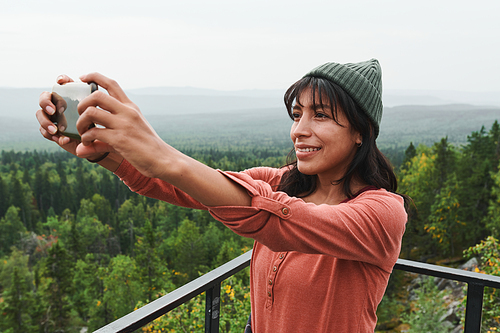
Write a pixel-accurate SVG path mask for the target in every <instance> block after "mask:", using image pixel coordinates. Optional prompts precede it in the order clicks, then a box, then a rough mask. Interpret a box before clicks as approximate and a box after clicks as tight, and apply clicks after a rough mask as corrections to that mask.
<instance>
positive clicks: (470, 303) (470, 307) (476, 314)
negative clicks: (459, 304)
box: [464, 282, 484, 333]
mask: <svg viewBox="0 0 500 333" xmlns="http://www.w3.org/2000/svg"><path fill="white" fill-rule="evenodd" d="M483 293H484V286H483V285H480V284H476V283H473V282H469V283H468V286H467V307H466V309H465V330H464V332H465V333H477V332H481V317H482V313H483Z"/></svg>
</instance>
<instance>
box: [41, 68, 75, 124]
mask: <svg viewBox="0 0 500 333" xmlns="http://www.w3.org/2000/svg"><path fill="white" fill-rule="evenodd" d="M56 82H57V83H58V84H65V83H68V82H73V79H71V78H70V77H69V76H67V75H64V74H63V75H59V76H58V77H57V79H56ZM38 104H39V105H40V107H41V108H42V109H43V110H44V111H45V112H46V113H47V114H49V115H51V116H52V115H53V114H54V113H56V110H58V108H60V107H62V105H59V106H58V105H54V103H53V102H52V93H50V92H49V91H44V92H42V93H41V94H40V97H39V99H38Z"/></svg>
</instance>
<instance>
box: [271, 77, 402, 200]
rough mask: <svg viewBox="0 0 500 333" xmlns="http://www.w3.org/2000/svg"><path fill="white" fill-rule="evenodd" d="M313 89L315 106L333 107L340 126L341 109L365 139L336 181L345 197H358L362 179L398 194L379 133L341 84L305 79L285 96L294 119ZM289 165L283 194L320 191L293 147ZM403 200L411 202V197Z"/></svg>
mask: <svg viewBox="0 0 500 333" xmlns="http://www.w3.org/2000/svg"><path fill="white" fill-rule="evenodd" d="M309 89H310V90H311V94H312V96H313V101H312V102H313V105H314V106H315V107H316V106H318V105H319V106H321V108H323V104H327V105H330V106H331V111H332V115H333V119H334V120H335V121H336V122H337V123H338V120H337V119H338V116H337V114H338V112H339V110H341V112H343V113H344V114H345V116H346V118H347V120H348V121H349V124H350V125H351V127H352V129H353V130H355V131H357V132H359V133H360V134H361V136H362V138H363V143H362V145H361V146H360V147H358V149H357V151H356V154H355V155H354V158H353V160H352V161H351V163H350V164H349V166H348V168H347V171H346V173H345V174H344V176H343V177H342V178H340V179H336V180H334V181H333V182H332V184H335V185H337V184H342V186H343V191H344V194H345V196H346V197H347V198H352V197H353V196H354V194H355V193H352V187H351V185H352V182H353V180H355V179H359V180H361V181H362V182H363V183H365V184H368V185H371V186H375V187H376V188H384V189H386V190H387V191H390V192H393V193H396V191H397V188H398V182H397V178H396V175H395V174H394V171H393V167H392V166H391V163H390V162H389V161H388V159H387V158H386V157H385V156H384V155H383V154H382V152H381V151H380V150H379V149H378V148H377V144H376V142H375V139H376V136H377V133H376V130H375V127H374V125H373V123H372V121H371V120H370V118H369V117H368V116H367V115H366V113H365V112H364V111H363V110H362V109H361V108H360V107H359V106H358V105H357V104H356V103H355V102H354V100H353V99H352V98H351V97H350V96H349V95H348V94H347V93H346V92H345V91H344V90H343V89H342V88H340V87H339V86H338V85H336V84H334V83H332V82H330V81H328V80H326V79H323V78H318V77H304V78H302V79H301V80H299V81H297V82H296V83H294V84H293V85H292V86H291V87H290V88H288V90H287V91H286V93H285V96H284V99H285V105H286V108H287V111H288V115H289V116H290V118H291V119H292V120H293V116H292V113H293V105H294V103H300V96H301V94H302V93H303V92H304V91H307V90H309ZM327 102H328V103H327ZM287 166H288V167H289V170H288V171H287V172H285V174H284V175H283V177H282V179H281V183H280V184H279V186H278V190H279V191H283V192H285V193H287V194H288V195H290V196H295V197H306V196H308V195H310V194H312V193H313V192H314V191H315V190H316V186H317V183H316V182H317V176H316V175H305V174H303V173H301V172H300V171H299V169H298V168H297V158H296V157H295V150H294V149H293V148H292V150H291V151H290V153H289V154H288V157H287ZM403 197H404V198H405V202H406V203H407V202H408V200H407V197H406V196H403Z"/></svg>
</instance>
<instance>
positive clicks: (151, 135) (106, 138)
mask: <svg viewBox="0 0 500 333" xmlns="http://www.w3.org/2000/svg"><path fill="white" fill-rule="evenodd" d="M80 79H81V80H82V81H84V82H90V81H93V82H96V83H97V84H98V85H99V86H101V87H103V88H104V89H106V90H107V92H108V94H106V93H104V92H103V91H96V92H94V93H93V94H91V95H90V96H88V97H87V98H85V99H84V100H83V101H81V102H80V104H79V106H78V111H79V112H80V118H79V120H78V123H77V128H78V131H79V133H80V134H81V137H82V142H81V144H79V145H77V146H76V149H75V153H76V155H77V156H80V157H95V156H96V154H103V153H105V152H112V153H114V154H117V155H116V156H120V157H123V158H125V159H126V160H127V161H129V163H130V164H131V165H132V166H134V167H135V168H136V169H137V170H138V171H139V172H140V173H141V174H143V175H145V176H146V177H150V178H159V179H161V180H163V181H166V182H168V183H170V184H172V185H173V186H175V187H177V188H178V189H180V190H182V191H183V192H185V193H187V194H189V195H190V196H191V197H193V198H194V199H195V200H197V201H199V202H200V203H202V204H204V205H206V206H250V204H251V197H250V195H249V194H248V193H247V191H246V190H245V189H244V188H243V187H242V186H241V185H239V184H237V183H236V182H234V181H232V180H231V179H229V178H228V177H226V176H224V175H223V174H221V173H220V172H218V171H217V170H214V169H212V168H210V167H208V166H206V165H204V164H203V163H200V162H198V161H196V160H194V159H192V158H190V157H188V156H186V155H184V154H182V153H181V152H179V151H177V150H176V149H174V148H173V147H171V146H169V145H168V144H167V143H165V142H164V141H163V140H162V139H161V138H160V137H159V136H158V134H157V133H156V132H155V131H154V129H153V128H152V127H151V125H150V124H149V123H148V122H147V120H146V119H145V118H144V116H143V115H142V113H141V112H140V110H139V108H138V107H137V106H136V105H135V104H134V103H132V101H131V100H130V99H129V98H128V97H127V96H126V94H125V93H124V91H123V90H122V89H121V87H120V86H119V85H118V83H117V82H116V81H114V80H111V79H109V78H107V77H105V76H103V75H101V74H98V73H92V74H88V75H85V76H82V77H81V78H80ZM92 123H95V124H98V125H101V126H102V127H93V128H90V129H89V125H90V124H92Z"/></svg>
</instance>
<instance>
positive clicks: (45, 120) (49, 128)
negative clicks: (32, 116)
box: [36, 109, 57, 139]
mask: <svg viewBox="0 0 500 333" xmlns="http://www.w3.org/2000/svg"><path fill="white" fill-rule="evenodd" d="M36 119H37V120H38V122H39V123H40V129H43V130H44V131H46V132H47V134H48V135H50V136H52V135H55V134H56V133H57V127H56V125H54V123H52V121H50V119H49V117H48V115H47V113H46V112H45V111H44V110H42V109H40V110H38V111H37V112H36ZM42 134H44V133H42ZM44 136H45V135H44ZM45 137H46V138H47V139H49V138H48V137H47V136H45Z"/></svg>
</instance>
